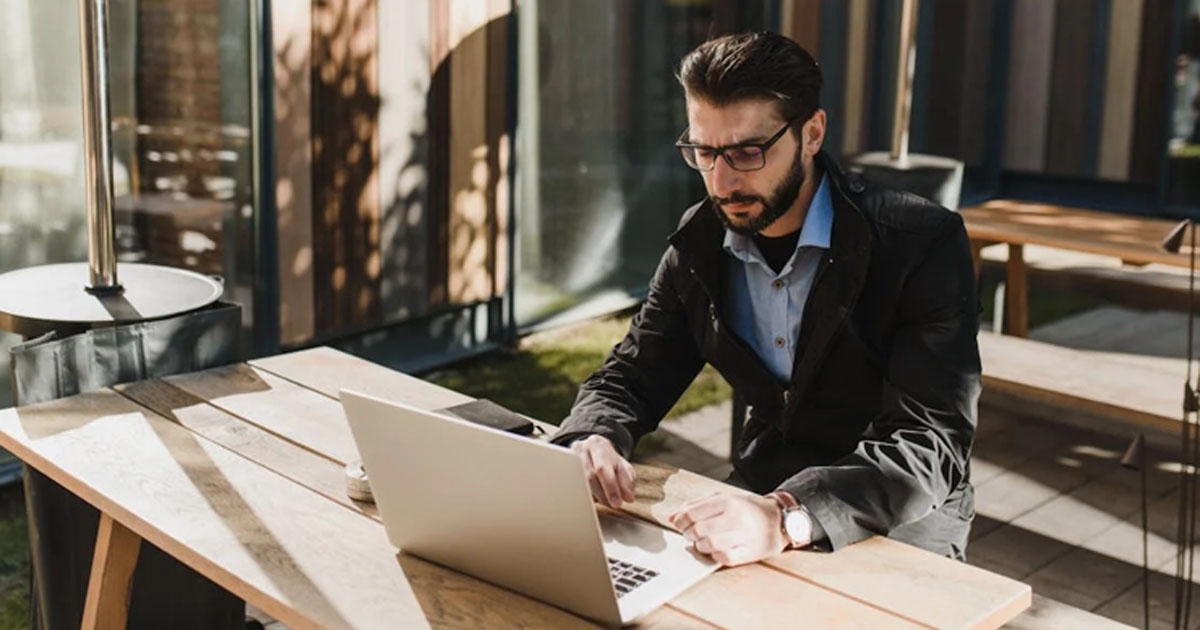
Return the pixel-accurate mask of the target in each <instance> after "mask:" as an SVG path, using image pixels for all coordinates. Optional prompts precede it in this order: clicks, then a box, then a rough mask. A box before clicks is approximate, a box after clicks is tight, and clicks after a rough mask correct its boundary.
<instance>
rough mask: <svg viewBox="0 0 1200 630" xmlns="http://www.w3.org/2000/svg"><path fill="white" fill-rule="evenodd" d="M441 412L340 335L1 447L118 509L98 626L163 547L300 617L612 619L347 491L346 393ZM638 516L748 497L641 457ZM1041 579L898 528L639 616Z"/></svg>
mask: <svg viewBox="0 0 1200 630" xmlns="http://www.w3.org/2000/svg"><path fill="white" fill-rule="evenodd" d="M343 387H353V388H355V389H358V390H362V391H365V392H368V393H371V394H374V395H377V396H382V397H390V398H394V399H397V400H404V401H407V402H408V403H410V404H414V405H418V406H423V407H425V408H429V409H437V408H441V407H445V406H449V405H455V404H459V403H462V402H467V401H469V400H470V399H469V398H468V397H466V396H464V395H462V394H458V393H456V392H453V391H450V390H447V389H443V388H441V387H437V386H434V385H431V384H429V383H425V382H423V381H421V380H418V379H415V378H412V377H409V376H406V375H404V374H401V373H399V372H395V371H392V370H389V369H386V368H383V367H380V366H378V365H375V364H373V363H369V362H367V361H364V360H361V359H358V358H355V357H353V356H350V355H348V354H344V353H341V352H338V351H335V350H332V349H329V348H317V349H313V350H306V351H302V352H297V353H293V354H287V355H281V356H276V357H271V358H266V359H261V360H256V361H251V362H249V363H248V364H237V365H232V366H227V367H222V368H217V369H213V370H208V371H205V372H198V373H193V374H186V375H181V376H175V377H170V378H166V379H163V380H149V381H142V382H139V383H133V384H129V385H124V386H119V387H116V388H114V389H108V390H102V391H98V392H92V393H88V394H83V395H79V396H75V397H72V398H67V399H62V400H57V401H51V402H47V403H42V404H38V405H32V406H29V407H22V408H19V409H7V410H3V411H0V447H3V448H5V449H8V450H10V451H12V452H13V453H15V454H16V455H17V456H18V457H20V458H21V459H22V460H24V461H25V462H27V463H28V464H29V465H31V466H33V467H35V468H37V469H38V470H40V471H41V472H43V473H45V474H46V475H48V476H50V477H51V478H53V479H54V480H55V481H57V482H58V483H60V484H62V485H63V486H65V487H67V488H68V489H70V490H71V491H72V492H74V493H76V494H78V495H79V496H80V497H82V498H84V499H85V500H86V501H88V502H89V503H91V504H92V505H94V506H96V507H97V508H99V510H100V511H101V513H102V517H101V522H100V532H99V536H98V538H97V542H96V551H95V560H94V562H93V568H92V575H91V582H90V584H89V590H88V598H87V607H86V611H85V624H84V625H85V627H88V628H91V627H99V628H123V627H124V615H125V610H124V607H125V605H126V602H127V599H128V598H127V594H128V592H129V589H130V586H131V580H132V567H133V566H134V563H135V561H136V558H137V552H138V548H139V546H140V543H141V541H142V540H146V541H149V542H151V543H153V544H155V545H157V546H158V547H160V548H161V549H163V550H165V551H167V552H168V553H170V554H171V555H173V556H175V557H176V558H179V559H180V560H181V561H183V562H184V563H186V564H187V565H189V566H191V567H192V568H194V569H195V570H197V571H198V572H200V573H201V574H203V575H205V576H206V577H208V578H209V579H212V580H213V581H215V582H217V583H218V584H220V585H221V586H222V587H224V588H226V589H228V590H230V591H231V592H233V593H234V594H236V595H237V596H239V597H241V598H243V599H245V600H246V601H247V602H250V603H252V604H253V605H255V606H257V607H259V608H260V609H262V610H263V611H265V612H266V613H268V614H270V615H272V616H274V617H275V618H277V619H279V620H280V621H282V622H284V623H285V624H287V625H289V626H291V627H293V628H317V627H330V628H348V627H354V628H410V627H411V628H459V627H469V628H485V627H486V628H510V627H511V628H517V627H521V628H563V629H568V628H594V627H596V626H595V625H594V624H593V623H591V622H589V621H587V620H584V619H581V618H579V617H576V616H574V615H571V614H570V613H567V612H564V611H562V610H560V609H557V608H554V607H551V606H548V605H545V604H542V603H540V602H538V601H535V600H532V599H529V598H527V597H524V596H522V595H519V594H517V593H513V592H510V591H507V590H505V589H502V588H499V587H496V586H492V585H490V584H487V583H484V582H481V581H479V580H476V579H474V578H471V577H469V576H466V575H463V574H460V573H457V572H455V571H452V570H449V569H445V568H442V567H440V566H438V565H435V564H432V563H429V562H426V561H423V560H421V559H419V558H416V557H412V556H409V555H407V554H403V553H397V551H396V549H395V548H394V547H392V545H391V544H390V543H389V542H388V540H387V537H386V534H385V532H384V529H383V525H382V523H381V522H380V521H379V516H378V514H377V513H376V511H375V509H374V506H372V505H367V504H361V503H356V502H354V501H351V500H349V499H348V498H346V495H345V492H344V484H343V465H344V464H345V462H347V461H350V460H352V459H355V458H356V449H355V446H354V443H353V440H352V439H351V436H350V431H349V427H348V425H347V423H346V419H345V416H344V415H343V412H342V409H341V406H340V404H339V403H338V401H337V396H338V392H339V391H340V389H341V388H343ZM638 471H639V480H638V487H637V497H638V498H637V501H636V502H635V504H633V506H632V507H631V510H630V511H632V512H633V513H635V514H638V515H640V516H642V517H644V518H650V519H654V520H656V521H659V522H662V521H663V518H664V517H665V515H666V514H668V513H670V512H671V511H673V510H674V509H675V507H677V506H678V505H679V504H680V503H681V502H683V501H687V500H689V499H691V498H694V497H699V496H706V495H708V494H710V493H712V492H737V490H734V489H732V488H730V487H729V486H725V485H724V484H720V483H718V482H714V481H711V480H707V479H704V478H702V477H699V476H697V475H693V474H691V473H687V472H684V471H678V470H672V469H666V468H658V467H650V466H639V468H638ZM1030 598H1031V593H1030V589H1029V587H1028V586H1026V585H1024V584H1021V583H1019V582H1016V581H1013V580H1010V579H1008V578H1004V577H1001V576H998V575H995V574H992V573H989V572H987V571H984V570H981V569H978V568H975V567H971V566H969V565H966V564H963V563H960V562H955V561H952V560H949V559H946V558H943V557H940V556H936V555H934V554H931V553H928V552H925V551H922V550H920V549H917V548H914V547H910V546H907V545H904V544H901V543H898V542H895V541H892V540H889V539H886V538H880V537H876V538H872V539H870V540H867V541H864V542H861V543H859V544H856V545H852V546H850V547H848V548H846V549H843V550H840V551H838V552H836V553H833V554H822V553H815V552H789V553H786V554H783V555H782V556H779V557H777V558H775V559H772V560H770V561H767V562H763V563H759V564H754V565H750V566H745V567H739V568H736V569H726V570H722V571H719V572H717V573H716V574H714V575H712V576H710V577H709V578H707V579H706V580H705V581H703V582H701V583H700V584H698V585H696V586H695V587H693V588H691V589H690V590H688V591H687V592H686V593H684V594H683V595H681V596H679V597H677V598H676V599H674V600H673V601H672V602H671V603H670V604H668V605H667V606H664V607H663V608H660V609H659V610H658V611H656V612H654V613H653V614H651V615H650V616H649V617H648V618H646V619H645V620H643V622H642V623H641V624H640V625H639V627H641V628H697V629H701V628H702V629H709V630H711V629H713V628H795V627H801V626H803V627H809V628H823V627H838V628H871V629H874V630H878V629H885V628H996V627H999V626H1001V625H1003V624H1004V623H1005V622H1007V621H1008V620H1009V619H1011V618H1013V617H1014V616H1016V615H1017V614H1018V613H1020V612H1021V611H1022V610H1024V609H1025V608H1026V607H1027V606H1029V604H1030Z"/></svg>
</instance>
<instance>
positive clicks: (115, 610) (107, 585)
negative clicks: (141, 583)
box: [82, 514, 142, 630]
mask: <svg viewBox="0 0 1200 630" xmlns="http://www.w3.org/2000/svg"><path fill="white" fill-rule="evenodd" d="M141 544H142V539H141V537H139V536H138V535H137V534H135V533H133V532H132V531H130V530H129V529H128V528H126V527H125V526H124V525H122V524H120V523H118V522H116V521H114V520H113V519H112V517H111V516H109V515H107V514H101V515H100V530H99V531H98V532H97V534H96V552H95V555H94V556H93V557H92V575H91V578H89V580H88V591H87V600H86V601H85V603H84V605H83V624H82V627H83V630H92V629H98V630H108V629H110V628H111V629H113V630H118V629H124V628H125V627H126V623H125V621H126V617H127V616H128V614H129V596H130V594H131V593H132V591H133V570H134V568H135V567H136V566H137V559H138V552H139V551H140V550H141Z"/></svg>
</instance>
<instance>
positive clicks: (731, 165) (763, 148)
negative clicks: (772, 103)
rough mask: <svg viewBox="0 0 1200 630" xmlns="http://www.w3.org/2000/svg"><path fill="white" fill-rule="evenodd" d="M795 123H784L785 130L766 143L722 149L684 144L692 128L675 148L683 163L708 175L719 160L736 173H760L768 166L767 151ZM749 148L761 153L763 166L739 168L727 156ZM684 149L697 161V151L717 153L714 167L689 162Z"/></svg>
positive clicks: (731, 145) (681, 136)
mask: <svg viewBox="0 0 1200 630" xmlns="http://www.w3.org/2000/svg"><path fill="white" fill-rule="evenodd" d="M793 122H795V121H794V120H789V121H788V122H786V123H784V125H783V128H782V129H780V130H779V131H776V132H775V135H773V136H771V137H770V138H767V141H766V142H739V143H737V144H730V145H725V146H721V147H710V146H708V145H706V144H692V143H690V142H684V141H683V139H684V138H686V137H687V135H688V132H689V131H691V127H688V128H687V129H684V130H683V133H682V134H681V135H680V136H679V140H676V141H675V148H677V149H679V150H680V155H681V156H683V161H684V162H685V163H687V165H688V166H690V167H692V168H693V169H696V170H697V171H700V172H702V173H707V172H709V171H711V170H713V169H714V168H716V167H717V158H723V159H724V160H725V163H726V164H728V165H729V168H732V169H733V170H735V171H741V172H743V173H748V172H752V171H760V170H762V169H764V168H766V166H767V151H770V150H771V147H773V146H775V143H776V142H779V140H780V139H781V138H783V134H785V133H787V130H788V129H791V127H792V123H793ZM747 148H756V149H758V150H759V152H760V153H761V157H762V164H759V165H758V166H757V167H755V168H738V167H737V165H735V164H734V163H733V158H731V157H729V156H728V155H726V154H725V152H726V151H732V150H734V149H747ZM684 149H688V150H691V151H692V156H693V160H694V159H695V151H696V149H708V150H710V151H715V152H716V155H714V156H713V161H712V166H710V167H708V168H700V163H699V162H693V161H692V160H689V159H688V158H687V154H686V153H684V152H683V150H684Z"/></svg>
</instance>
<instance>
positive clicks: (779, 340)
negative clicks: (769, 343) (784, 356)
mask: <svg viewBox="0 0 1200 630" xmlns="http://www.w3.org/2000/svg"><path fill="white" fill-rule="evenodd" d="M786 345H787V341H786V340H784V338H783V337H776V338H775V347H776V348H782V347H784V346H786Z"/></svg>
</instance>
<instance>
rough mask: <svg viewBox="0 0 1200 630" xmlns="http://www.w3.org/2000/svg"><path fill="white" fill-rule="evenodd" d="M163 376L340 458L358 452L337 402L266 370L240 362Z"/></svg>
mask: <svg viewBox="0 0 1200 630" xmlns="http://www.w3.org/2000/svg"><path fill="white" fill-rule="evenodd" d="M164 380H166V381H167V382H168V383H170V384H171V385H174V386H175V387H178V388H179V389H182V390H183V391H185V392H187V393H189V394H191V395H192V396H195V397H196V398H199V399H201V400H206V401H208V402H209V404H211V405H213V406H214V407H217V408H218V409H221V410H222V411H226V412H228V413H231V414H233V415H235V416H237V417H239V418H242V419H243V420H246V421H247V422H250V423H251V424H253V425H255V426H257V427H260V428H262V429H265V430H267V431H269V432H271V433H273V434H275V435H278V436H279V437H282V438H284V439H286V440H289V441H291V442H293V443H295V444H298V445H300V446H303V447H304V448H307V449H309V450H311V451H312V452H314V453H319V454H321V455H323V456H325V457H328V458H330V459H332V460H334V461H336V462H338V463H339V464H343V465H345V464H346V463H348V462H351V461H354V460H355V459H357V458H358V448H357V447H356V446H355V445H354V438H353V436H351V434H350V425H349V423H347V422H346V416H345V414H344V413H343V412H342V406H341V404H339V403H338V402H337V401H336V400H331V399H330V398H328V397H327V396H324V395H322V394H319V393H317V392H315V391H313V390H311V389H309V388H306V387H301V386H300V385H297V384H295V383H293V382H291V381H288V380H285V379H283V378H280V377H278V376H275V375H274V374H271V373H270V372H266V371H263V370H259V369H257V368H254V367H253V366H250V365H246V364H245V363H239V364H237V365H231V366H226V367H219V368H214V369H211V370H205V371H203V372H193V373H191V374H182V375H179V376H169V377H167V378H166V379H164Z"/></svg>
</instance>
